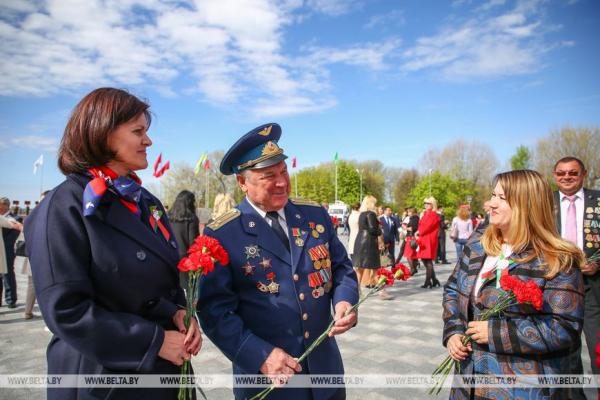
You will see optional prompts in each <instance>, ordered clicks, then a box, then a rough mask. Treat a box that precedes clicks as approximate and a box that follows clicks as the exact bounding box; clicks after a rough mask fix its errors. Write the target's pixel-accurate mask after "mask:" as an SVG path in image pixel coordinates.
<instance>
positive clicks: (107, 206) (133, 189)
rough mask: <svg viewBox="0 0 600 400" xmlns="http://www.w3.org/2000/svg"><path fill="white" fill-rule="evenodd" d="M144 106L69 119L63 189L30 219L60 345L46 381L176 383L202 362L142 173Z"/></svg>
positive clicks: (109, 94)
mask: <svg viewBox="0 0 600 400" xmlns="http://www.w3.org/2000/svg"><path fill="white" fill-rule="evenodd" d="M148 108H149V106H148V104H147V103H145V102H143V101H141V100H140V99H138V98H137V97H135V96H133V95H131V94H130V93H128V92H126V91H124V90H120V89H113V88H101V89H96V90H94V91H93V92H91V93H89V94H88V95H87V96H85V97H84V98H83V99H82V100H81V101H80V102H79V104H77V106H76V107H75V109H74V110H73V113H72V114H71V116H70V118H69V121H68V123H67V126H66V128H65V132H64V135H63V138H62V142H61V144H60V149H59V152H58V165H59V168H60V169H61V171H62V172H63V173H64V174H65V175H66V180H65V181H64V182H63V183H61V184H60V185H58V186H57V187H56V188H54V189H53V190H52V191H51V192H50V193H48V195H47V196H46V198H45V199H44V201H43V202H41V203H40V205H39V206H38V207H36V208H35V209H34V210H33V212H32V213H31V215H30V216H29V217H28V218H27V224H26V227H25V237H26V243H27V250H28V254H29V257H30V258H29V259H30V263H31V269H32V273H33V281H34V287H35V291H36V295H37V298H38V301H39V304H40V309H41V311H42V316H43V317H44V321H45V322H46V325H48V328H49V329H50V330H51V331H52V333H53V334H54V336H53V337H52V340H51V341H50V343H49V345H48V350H47V359H48V374H51V375H63V374H68V375H90V374H94V375H116V374H170V375H173V374H179V366H180V365H182V363H183V361H184V360H189V358H190V356H191V355H192V354H193V355H196V354H197V353H198V351H200V346H201V344H202V338H201V335H200V331H199V329H198V325H197V323H196V321H195V320H194V319H192V324H191V325H190V328H189V330H187V331H186V329H185V326H184V323H183V318H184V315H185V310H184V309H183V307H184V305H185V295H184V292H183V290H182V289H181V287H180V285H179V279H178V270H177V263H178V260H179V254H178V252H177V243H176V241H175V238H174V235H173V232H172V230H171V228H170V226H169V221H168V219H167V218H166V215H165V210H164V208H163V206H162V204H161V203H160V201H159V200H158V199H157V198H156V197H154V196H153V195H152V194H151V193H150V192H148V191H147V190H146V189H144V188H143V187H142V186H141V181H140V179H139V178H138V176H137V175H136V174H135V171H137V170H141V169H145V168H146V167H147V166H148V161H147V160H146V150H147V148H148V147H149V146H151V145H152V141H151V140H150V138H149V137H148V134H147V130H148V127H149V126H150V120H151V119H150V112H149V110H148ZM177 390H178V389H177V388H176V387H175V388H161V389H156V388H147V387H134V388H126V387H124V386H114V387H93V388H89V387H72V388H71V387H61V388H48V393H47V394H48V399H61V400H63V399H96V398H108V397H110V398H111V399H132V398H143V399H175V398H176V397H177Z"/></svg>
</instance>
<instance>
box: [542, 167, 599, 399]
mask: <svg viewBox="0 0 600 400" xmlns="http://www.w3.org/2000/svg"><path fill="white" fill-rule="evenodd" d="M553 175H554V181H555V182H556V184H557V186H558V191H556V192H554V205H555V208H554V210H555V218H556V227H557V229H558V232H559V234H560V236H561V237H562V238H563V239H565V240H568V241H570V242H571V243H574V244H575V245H576V246H577V247H578V248H579V249H581V250H582V251H583V252H584V254H585V256H586V257H587V258H589V257H591V256H592V255H593V254H594V253H595V252H597V251H598V249H599V248H600V238H599V235H598V228H599V227H600V191H598V190H591V189H588V188H584V187H583V182H584V180H585V178H586V176H587V170H586V168H585V165H584V164H583V162H582V161H581V160H580V159H578V158H576V157H571V156H569V157H564V158H561V159H560V160H558V161H557V162H556V164H555V165H554V171H553ZM581 272H582V273H583V283H584V285H585V312H584V320H583V332H584V334H585V341H586V343H587V347H588V351H589V354H590V360H592V363H591V368H592V372H593V373H594V375H598V374H600V368H598V365H597V364H596V363H594V362H593V360H594V349H595V348H596V347H597V346H598V344H599V343H600V340H599V338H598V334H599V333H600V273H599V272H598V262H584V263H583V264H582V265H581ZM573 350H574V351H573V352H572V353H571V354H572V356H571V366H572V373H573V374H582V373H583V365H582V362H581V343H580V342H578V343H577V345H576V346H575V348H574V349H573ZM577 389H579V390H574V391H573V393H572V397H573V398H576V399H580V398H583V396H584V394H583V391H582V390H581V389H580V388H577ZM599 395H600V392H599Z"/></svg>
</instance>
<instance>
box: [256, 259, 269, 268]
mask: <svg viewBox="0 0 600 400" xmlns="http://www.w3.org/2000/svg"><path fill="white" fill-rule="evenodd" d="M258 265H260V266H262V267H263V268H264V269H269V268H271V259H270V258H263V260H262V261H261V262H259V263H258Z"/></svg>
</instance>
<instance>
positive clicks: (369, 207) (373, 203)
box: [358, 194, 377, 212]
mask: <svg viewBox="0 0 600 400" xmlns="http://www.w3.org/2000/svg"><path fill="white" fill-rule="evenodd" d="M358 211H360V212H365V211H373V212H376V211H377V199H376V198H375V197H374V196H371V195H370V194H368V195H366V196H365V198H364V199H363V201H362V203H361V204H360V209H359V210H358Z"/></svg>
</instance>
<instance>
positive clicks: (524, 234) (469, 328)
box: [442, 170, 593, 399]
mask: <svg viewBox="0 0 600 400" xmlns="http://www.w3.org/2000/svg"><path fill="white" fill-rule="evenodd" d="M532 193H535V196H532ZM553 208H554V207H553V199H552V191H551V190H550V185H549V184H548V182H547V181H546V179H544V178H543V177H542V176H541V175H540V174H539V173H537V172H535V171H530V170H518V171H510V172H504V173H501V174H498V175H497V176H496V178H495V179H494V189H493V192H492V197H491V201H490V210H491V213H490V225H489V227H488V228H487V229H485V231H483V230H481V229H477V230H476V231H475V233H474V234H473V235H472V236H471V238H469V241H468V242H467V244H466V245H465V249H466V250H465V252H464V254H465V256H464V257H462V258H460V259H459V260H458V262H457V264H456V267H455V269H454V272H453V273H452V275H451V276H450V278H449V279H448V282H447V283H446V285H445V286H444V297H443V300H442V301H443V302H442V304H443V308H444V312H443V320H444V331H443V339H442V340H443V343H444V345H445V346H446V347H447V349H448V353H449V355H450V357H452V358H453V359H454V360H457V361H459V363H460V368H459V371H460V372H459V373H460V374H465V375H485V376H494V375H529V374H531V375H554V376H556V375H562V374H569V373H570V363H569V357H570V353H571V350H572V348H573V345H574V343H575V342H576V341H577V338H578V336H579V335H580V334H581V328H582V324H583V308H584V304H583V303H584V300H583V291H584V289H583V279H582V275H581V271H580V270H579V266H580V265H582V263H584V262H585V261H584V259H583V256H582V254H581V251H580V250H579V249H577V247H576V246H575V245H574V244H573V243H570V242H568V241H565V240H563V239H561V238H560V236H559V235H558V233H557V231H556V226H555V224H554V219H553ZM503 274H504V275H510V276H513V277H515V278H517V279H519V280H521V281H522V282H523V283H527V284H530V283H533V284H535V285H537V286H538V287H540V288H541V289H542V290H543V291H542V296H543V298H542V304H541V309H539V310H538V309H536V308H534V307H533V306H532V305H531V304H529V303H522V304H513V305H511V306H510V307H508V308H507V309H506V311H505V312H504V313H501V314H500V315H496V316H494V317H493V318H491V319H489V320H487V321H479V320H478V319H480V318H481V316H482V314H483V313H486V312H488V311H489V310H490V308H491V307H494V306H495V305H496V304H497V302H498V297H499V296H500V295H501V292H502V289H501V288H499V286H498V285H499V282H498V281H497V277H498V276H501V275H503ZM465 335H470V336H471V338H472V339H473V341H472V342H471V343H470V344H468V345H467V346H465V345H463V342H462V341H463V339H464V336H465ZM592 351H593V350H592ZM457 381H458V380H457ZM567 390H568V388H566V387H564V386H562V387H560V388H556V387H536V386H535V385H534V386H531V387H510V386H508V387H507V386H497V387H489V386H488V387H484V386H479V387H472V388H469V387H455V388H453V389H452V390H451V391H450V399H569V398H571V397H570V395H569V393H568V392H567Z"/></svg>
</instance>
